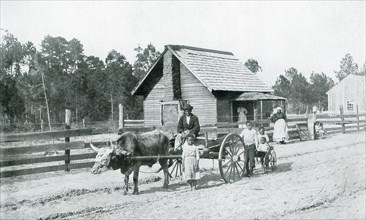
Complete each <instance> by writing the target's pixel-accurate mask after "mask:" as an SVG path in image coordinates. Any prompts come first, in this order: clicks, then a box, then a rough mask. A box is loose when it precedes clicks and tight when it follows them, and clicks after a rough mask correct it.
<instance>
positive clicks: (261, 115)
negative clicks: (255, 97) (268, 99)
mask: <svg viewBox="0 0 366 220" xmlns="http://www.w3.org/2000/svg"><path fill="white" fill-rule="evenodd" d="M261 120H263V101H262V100H261Z"/></svg>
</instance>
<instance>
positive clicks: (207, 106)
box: [180, 63, 217, 125]
mask: <svg viewBox="0 0 366 220" xmlns="http://www.w3.org/2000/svg"><path fill="white" fill-rule="evenodd" d="M180 75H181V92H182V99H183V100H187V101H189V103H190V104H191V105H192V106H193V111H192V112H193V114H195V115H197V116H198V118H199V121H200V124H201V125H208V124H216V123H217V119H216V109H217V107H216V98H215V96H214V95H213V94H212V93H211V92H210V91H208V89H207V88H206V87H205V86H204V85H202V83H200V82H199V81H198V79H197V78H196V77H195V76H194V75H193V74H192V73H191V72H190V71H189V70H188V69H187V67H186V66H184V64H182V63H181V65H180Z"/></svg>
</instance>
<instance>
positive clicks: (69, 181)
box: [0, 131, 366, 219]
mask: <svg viewBox="0 0 366 220" xmlns="http://www.w3.org/2000/svg"><path fill="white" fill-rule="evenodd" d="M365 138H366V135H365V131H361V132H355V133H349V134H334V135H332V136H330V137H328V138H327V139H323V140H316V141H306V142H294V143H291V144H287V145H275V149H276V152H277V156H278V168H277V170H276V171H275V172H269V173H267V174H263V172H262V170H261V169H259V168H257V169H256V170H255V175H254V177H251V178H244V179H242V180H240V181H237V182H235V183H232V184H225V183H224V182H223V181H222V179H221V177H220V175H219V171H218V165H217V163H216V162H217V161H215V163H214V164H213V162H212V160H201V164H200V165H201V169H202V171H203V177H202V179H201V180H200V181H199V189H198V190H197V191H190V190H189V188H188V185H187V184H186V183H185V182H184V181H182V180H181V179H180V178H173V179H172V180H171V181H170V188H169V189H168V190H165V189H163V188H162V185H163V181H162V172H161V173H158V174H156V173H154V171H156V170H157V169H158V166H157V165H154V166H153V167H152V168H148V167H145V168H143V169H142V171H143V173H141V174H140V186H139V190H140V195H137V196H136V195H132V194H131V192H132V190H130V191H129V194H128V195H126V196H123V195H122V186H123V176H122V175H121V174H120V173H119V171H107V172H105V173H103V174H101V175H97V176H96V175H92V174H90V173H89V171H88V170H86V169H85V170H75V171H71V172H69V173H65V172H54V173H46V174H39V175H31V176H21V177H16V178H5V179H2V180H1V206H0V211H1V213H0V218H1V219H20V218H21V219H38V218H39V219H59V218H66V219H121V218H128V219H365V218H366V216H365V208H366V204H365V200H366V186H365V184H366V182H365V156H366V154H365V151H366V150H365V144H366V142H365ZM257 167H259V166H257ZM131 179H132V178H131Z"/></svg>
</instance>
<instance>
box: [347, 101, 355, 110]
mask: <svg viewBox="0 0 366 220" xmlns="http://www.w3.org/2000/svg"><path fill="white" fill-rule="evenodd" d="M353 110H354V102H353V101H347V111H353Z"/></svg>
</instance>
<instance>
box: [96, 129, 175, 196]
mask: <svg viewBox="0 0 366 220" xmlns="http://www.w3.org/2000/svg"><path fill="white" fill-rule="evenodd" d="M90 147H91V148H92V149H93V150H95V151H96V152H97V156H96V158H95V164H94V166H93V168H92V170H91V172H92V173H93V174H99V173H101V172H102V171H105V170H108V169H109V168H112V169H113V170H116V169H120V170H121V173H122V174H124V175H125V180H124V183H125V186H124V191H123V194H124V195H126V194H127V191H128V181H129V175H130V174H131V173H132V171H133V172H134V173H133V183H134V190H133V194H135V195H137V194H138V175H139V170H140V166H142V165H147V166H150V167H151V166H152V165H153V164H155V163H156V162H157V160H156V159H148V160H132V159H129V158H128V157H130V156H157V155H168V154H169V153H168V150H169V139H168V138H167V136H166V135H164V134H163V133H162V132H161V131H159V130H154V131H151V132H146V133H142V134H134V133H132V132H126V133H123V134H122V136H121V137H120V138H119V139H118V140H117V146H115V145H113V143H112V142H110V146H106V147H102V148H97V147H95V146H94V145H93V144H92V143H90ZM158 161H159V163H160V166H161V169H162V170H163V171H164V186H163V187H164V188H168V184H169V173H168V164H167V159H161V158H160V159H158ZM161 169H160V170H161Z"/></svg>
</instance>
